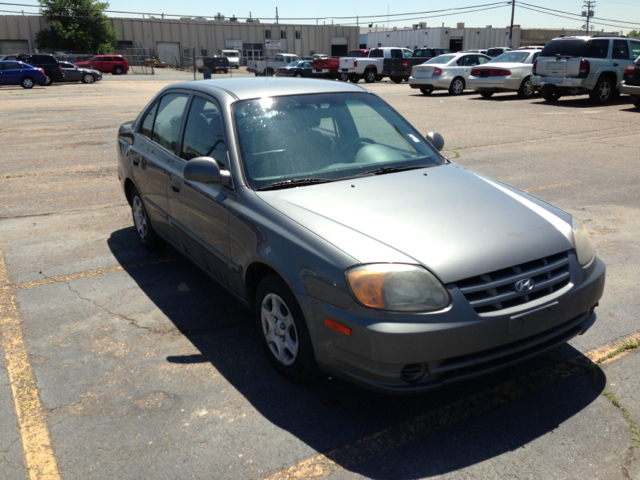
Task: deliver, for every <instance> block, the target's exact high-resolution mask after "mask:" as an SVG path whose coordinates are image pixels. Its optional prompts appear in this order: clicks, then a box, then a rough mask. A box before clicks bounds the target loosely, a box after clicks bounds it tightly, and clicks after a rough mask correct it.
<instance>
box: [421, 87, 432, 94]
mask: <svg viewBox="0 0 640 480" xmlns="http://www.w3.org/2000/svg"><path fill="white" fill-rule="evenodd" d="M420 91H421V92H422V94H423V95H431V94H432V93H433V87H420Z"/></svg>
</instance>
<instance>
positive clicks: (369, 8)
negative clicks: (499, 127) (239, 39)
mask: <svg viewBox="0 0 640 480" xmlns="http://www.w3.org/2000/svg"><path fill="white" fill-rule="evenodd" d="M16 3H17V2H16ZM25 3H27V2H25ZM28 3H31V1H29V2H28ZM489 3H497V2H496V0H447V1H434V0H427V1H424V2H416V3H413V2H390V1H389V0H366V1H363V0H352V1H349V2H344V1H340V0H325V1H322V2H318V3H315V2H308V1H299V0H295V1H294V0H275V1H272V2H269V1H250V0H235V1H234V2H221V3H217V2H202V1H200V0H182V1H181V2H175V1H170V0H138V1H136V2H131V1H129V0H112V1H110V7H109V9H110V10H122V11H137V12H151V13H165V14H178V15H184V16H213V15H216V14H217V13H218V12H219V13H221V14H222V15H225V16H226V17H230V16H232V15H235V16H237V17H248V16H249V12H251V15H252V16H253V17H258V18H267V17H271V18H273V17H275V12H276V7H278V14H279V17H280V18H281V19H286V18H309V17H311V18H316V17H332V16H333V17H348V16H355V15H361V16H363V15H379V17H378V18H375V19H371V18H369V19H367V18H363V19H361V20H360V24H361V25H364V24H367V23H370V22H373V23H375V24H377V25H378V26H386V25H387V18H386V14H387V10H388V12H389V13H390V14H391V15H393V14H403V13H413V12H426V11H433V10H443V9H448V8H460V7H470V6H473V5H483V4H489ZM501 3H503V4H505V5H506V3H507V2H506V1H505V2H501ZM523 3H527V4H530V5H535V6H537V7H539V8H549V9H554V10H559V11H564V12H570V13H575V14H580V12H581V11H582V5H583V1H582V0H523ZM595 3H596V7H595V8H594V10H595V16H596V17H599V18H605V19H610V20H618V21H624V22H631V23H634V24H624V23H615V22H610V21H605V20H595V19H593V20H592V22H593V23H594V24H596V25H594V26H595V27H596V28H597V29H598V30H601V29H604V30H605V31H618V30H623V31H625V32H626V31H628V30H632V29H636V30H640V0H597V1H596V2H595ZM442 13H446V14H450V15H448V16H438V17H435V16H434V17H433V18H426V17H431V16H433V15H436V14H425V15H409V16H405V17H393V16H390V17H389V20H390V22H389V26H391V27H393V26H397V27H399V28H401V27H404V26H410V25H411V24H414V23H418V22H420V21H426V22H427V25H428V26H432V27H436V26H441V25H442V22H444V23H445V25H446V26H455V24H456V23H458V22H465V23H466V25H467V26H469V27H483V26H485V25H493V26H494V27H504V26H507V25H509V23H510V20H511V7H510V6H508V5H506V6H502V7H500V8H496V9H493V10H487V11H477V12H471V13H462V12H442ZM451 13H453V14H452V15H451ZM550 13H556V12H550ZM557 14H558V15H562V14H560V13H557ZM110 15H111V16H120V15H117V14H110ZM122 16H124V15H122ZM127 16H128V15H127ZM394 20H396V21H394ZM281 21H282V22H283V23H315V21H288V20H281ZM323 21H326V22H327V23H331V20H330V19H328V20H320V23H322V22H323ZM334 23H342V24H348V23H354V24H355V18H352V19H342V20H337V19H336V20H334ZM514 23H515V24H519V25H521V26H522V27H526V28H534V27H540V28H567V29H579V28H580V27H581V26H582V25H583V23H584V22H583V21H582V20H581V19H578V18H575V19H569V18H559V17H556V16H552V15H546V14H543V13H538V12H534V11H531V10H526V9H524V5H523V6H519V5H518V1H516V14H515V20H514ZM598 23H608V24H611V25H598Z"/></svg>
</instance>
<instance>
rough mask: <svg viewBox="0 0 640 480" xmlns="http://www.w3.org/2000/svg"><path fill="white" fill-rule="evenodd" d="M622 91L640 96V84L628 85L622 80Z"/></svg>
mask: <svg viewBox="0 0 640 480" xmlns="http://www.w3.org/2000/svg"><path fill="white" fill-rule="evenodd" d="M620 93H626V94H627V95H632V96H634V97H635V96H640V85H627V84H626V83H625V82H622V84H621V85H620Z"/></svg>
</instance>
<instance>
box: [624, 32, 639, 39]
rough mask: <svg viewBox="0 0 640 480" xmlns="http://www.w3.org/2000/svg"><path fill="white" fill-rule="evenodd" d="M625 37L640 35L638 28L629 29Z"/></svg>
mask: <svg viewBox="0 0 640 480" xmlns="http://www.w3.org/2000/svg"><path fill="white" fill-rule="evenodd" d="M627 37H635V38H637V37H640V32H639V31H638V30H631V31H630V32H629V33H627Z"/></svg>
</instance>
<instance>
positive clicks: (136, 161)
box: [131, 153, 142, 167]
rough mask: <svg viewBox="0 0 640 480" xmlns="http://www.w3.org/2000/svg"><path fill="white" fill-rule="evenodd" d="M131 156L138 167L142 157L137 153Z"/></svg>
mask: <svg viewBox="0 0 640 480" xmlns="http://www.w3.org/2000/svg"><path fill="white" fill-rule="evenodd" d="M131 158H132V160H131V161H132V162H133V164H134V165H135V166H136V167H137V166H138V165H140V161H141V160H142V157H141V156H140V155H137V154H135V153H132V154H131Z"/></svg>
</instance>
